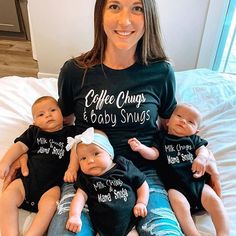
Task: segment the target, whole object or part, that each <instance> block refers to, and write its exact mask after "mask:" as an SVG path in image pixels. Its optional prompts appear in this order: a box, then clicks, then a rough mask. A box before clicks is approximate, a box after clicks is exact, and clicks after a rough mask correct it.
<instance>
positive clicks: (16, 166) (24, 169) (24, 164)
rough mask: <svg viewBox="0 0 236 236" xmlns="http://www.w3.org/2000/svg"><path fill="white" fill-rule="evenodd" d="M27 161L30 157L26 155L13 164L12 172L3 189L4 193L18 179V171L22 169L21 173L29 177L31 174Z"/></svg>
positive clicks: (5, 180)
mask: <svg viewBox="0 0 236 236" xmlns="http://www.w3.org/2000/svg"><path fill="white" fill-rule="evenodd" d="M27 160H28V155H27V154H26V153H25V154H23V155H22V156H21V157H19V158H18V159H17V160H15V161H14V162H13V163H12V165H11V167H10V170H9V172H8V174H7V176H6V177H5V179H4V182H3V188H2V190H3V191H4V190H5V189H6V188H7V186H8V185H9V184H10V183H11V182H12V181H13V180H14V179H15V178H16V174H17V171H18V169H21V173H22V175H23V176H27V175H28V174H29V169H28V166H27Z"/></svg>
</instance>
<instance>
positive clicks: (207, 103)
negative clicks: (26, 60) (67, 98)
mask: <svg viewBox="0 0 236 236" xmlns="http://www.w3.org/2000/svg"><path fill="white" fill-rule="evenodd" d="M176 82H177V94H176V96H177V100H178V102H188V103H192V104H193V105H195V106H196V107H198V109H199V110H200V111H201V113H202V114H203V122H202V127H201V131H200V135H201V136H202V137H204V138H206V139H207V140H208V142H209V144H208V146H209V148H210V149H211V150H212V151H213V153H214V155H215V158H216V161H217V165H218V169H219V172H220V179H221V183H222V200H223V203H224V205H225V207H226V210H227V212H228V215H229V219H230V236H234V235H236V76H233V75H229V74H222V73H217V72H214V71H211V70H208V69H195V70H188V71H182V72H176ZM42 95H52V96H54V97H55V98H57V79H55V78H43V79H36V78H30V77H25V78H23V77H17V76H8V77H3V78H1V79H0V158H1V157H2V156H3V154H4V153H5V151H6V150H7V149H8V147H9V146H10V145H11V143H12V141H13V140H14V138H15V137H16V136H18V135H19V134H21V133H22V132H23V131H24V130H25V129H26V128H27V127H28V125H29V124H31V122H32V118H31V110H30V107H31V104H32V103H33V101H34V100H35V99H36V98H38V97H40V96H42ZM0 184H1V185H0V188H1V186H2V182H1V183H0ZM0 210H1V209H0ZM33 216H34V214H33V213H30V212H26V211H24V210H20V230H21V231H24V230H25V229H26V228H27V226H28V225H29V223H30V222H31V220H32V218H33ZM194 220H195V222H196V225H197V227H198V229H199V231H200V232H201V235H203V236H213V235H215V231H214V227H213V224H212V222H211V219H210V217H209V216H208V215H207V214H206V213H202V214H199V215H196V216H194Z"/></svg>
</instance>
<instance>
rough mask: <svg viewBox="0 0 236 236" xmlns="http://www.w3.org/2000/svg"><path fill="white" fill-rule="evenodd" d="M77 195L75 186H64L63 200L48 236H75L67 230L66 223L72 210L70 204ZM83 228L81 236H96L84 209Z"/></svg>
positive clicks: (82, 216)
mask: <svg viewBox="0 0 236 236" xmlns="http://www.w3.org/2000/svg"><path fill="white" fill-rule="evenodd" d="M74 194H75V189H74V187H73V184H67V183H65V184H64V185H63V186H62V194H61V200H60V203H59V205H58V208H57V212H56V214H55V215H54V217H53V219H52V221H51V223H50V226H49V229H48V233H47V235H48V236H58V235H61V236H72V235H75V233H72V232H70V231H68V230H66V228H65V225H66V221H67V219H68V214H69V209H70V203H71V200H72V198H73V196H74ZM81 218H82V222H83V226H82V230H81V232H80V233H79V234H77V235H79V236H94V235H95V233H94V231H93V229H92V225H91V222H90V218H89V216H88V210H87V209H84V210H83V212H82V214H81Z"/></svg>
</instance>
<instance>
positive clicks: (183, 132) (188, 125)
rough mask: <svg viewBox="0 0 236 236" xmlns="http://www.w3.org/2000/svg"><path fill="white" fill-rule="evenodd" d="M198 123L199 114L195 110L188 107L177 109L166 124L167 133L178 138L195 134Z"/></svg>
mask: <svg viewBox="0 0 236 236" xmlns="http://www.w3.org/2000/svg"><path fill="white" fill-rule="evenodd" d="M199 122H200V117H199V113H198V112H196V110H195V109H193V108H191V107H188V106H181V107H177V108H176V109H175V110H174V112H173V114H172V115H171V117H170V119H169V122H168V124H167V126H168V133H169V134H172V135H175V136H179V137H183V136H190V135H193V134H196V133H197V132H198V126H199Z"/></svg>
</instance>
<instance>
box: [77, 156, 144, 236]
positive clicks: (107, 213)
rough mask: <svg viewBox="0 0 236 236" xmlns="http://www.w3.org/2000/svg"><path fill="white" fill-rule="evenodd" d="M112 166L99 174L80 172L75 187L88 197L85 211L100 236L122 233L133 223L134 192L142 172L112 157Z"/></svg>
mask: <svg viewBox="0 0 236 236" xmlns="http://www.w3.org/2000/svg"><path fill="white" fill-rule="evenodd" d="M114 162H116V165H115V166H114V167H113V168H112V169H110V170H109V171H107V172H106V173H105V174H103V175H101V176H96V177H95V176H88V175H85V174H83V173H80V174H79V176H78V180H77V182H76V184H75V188H76V189H77V188H81V189H82V190H83V191H84V192H86V194H87V196H88V201H87V203H88V207H89V214H90V217H91V220H92V223H93V226H94V228H95V230H96V231H97V232H98V233H99V235H100V236H108V235H112V236H125V235H127V234H128V232H129V231H130V230H131V229H132V228H133V226H134V225H135V223H136V222H137V218H135V216H134V214H133V208H134V205H135V203H136V198H137V195H136V191H137V189H138V188H139V187H140V186H141V185H142V184H143V183H144V181H145V178H146V177H145V175H144V174H143V173H142V172H140V171H139V170H138V169H137V168H136V167H135V166H134V165H133V164H132V162H131V161H129V160H127V159H125V158H124V157H122V156H116V157H115V160H114Z"/></svg>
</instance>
